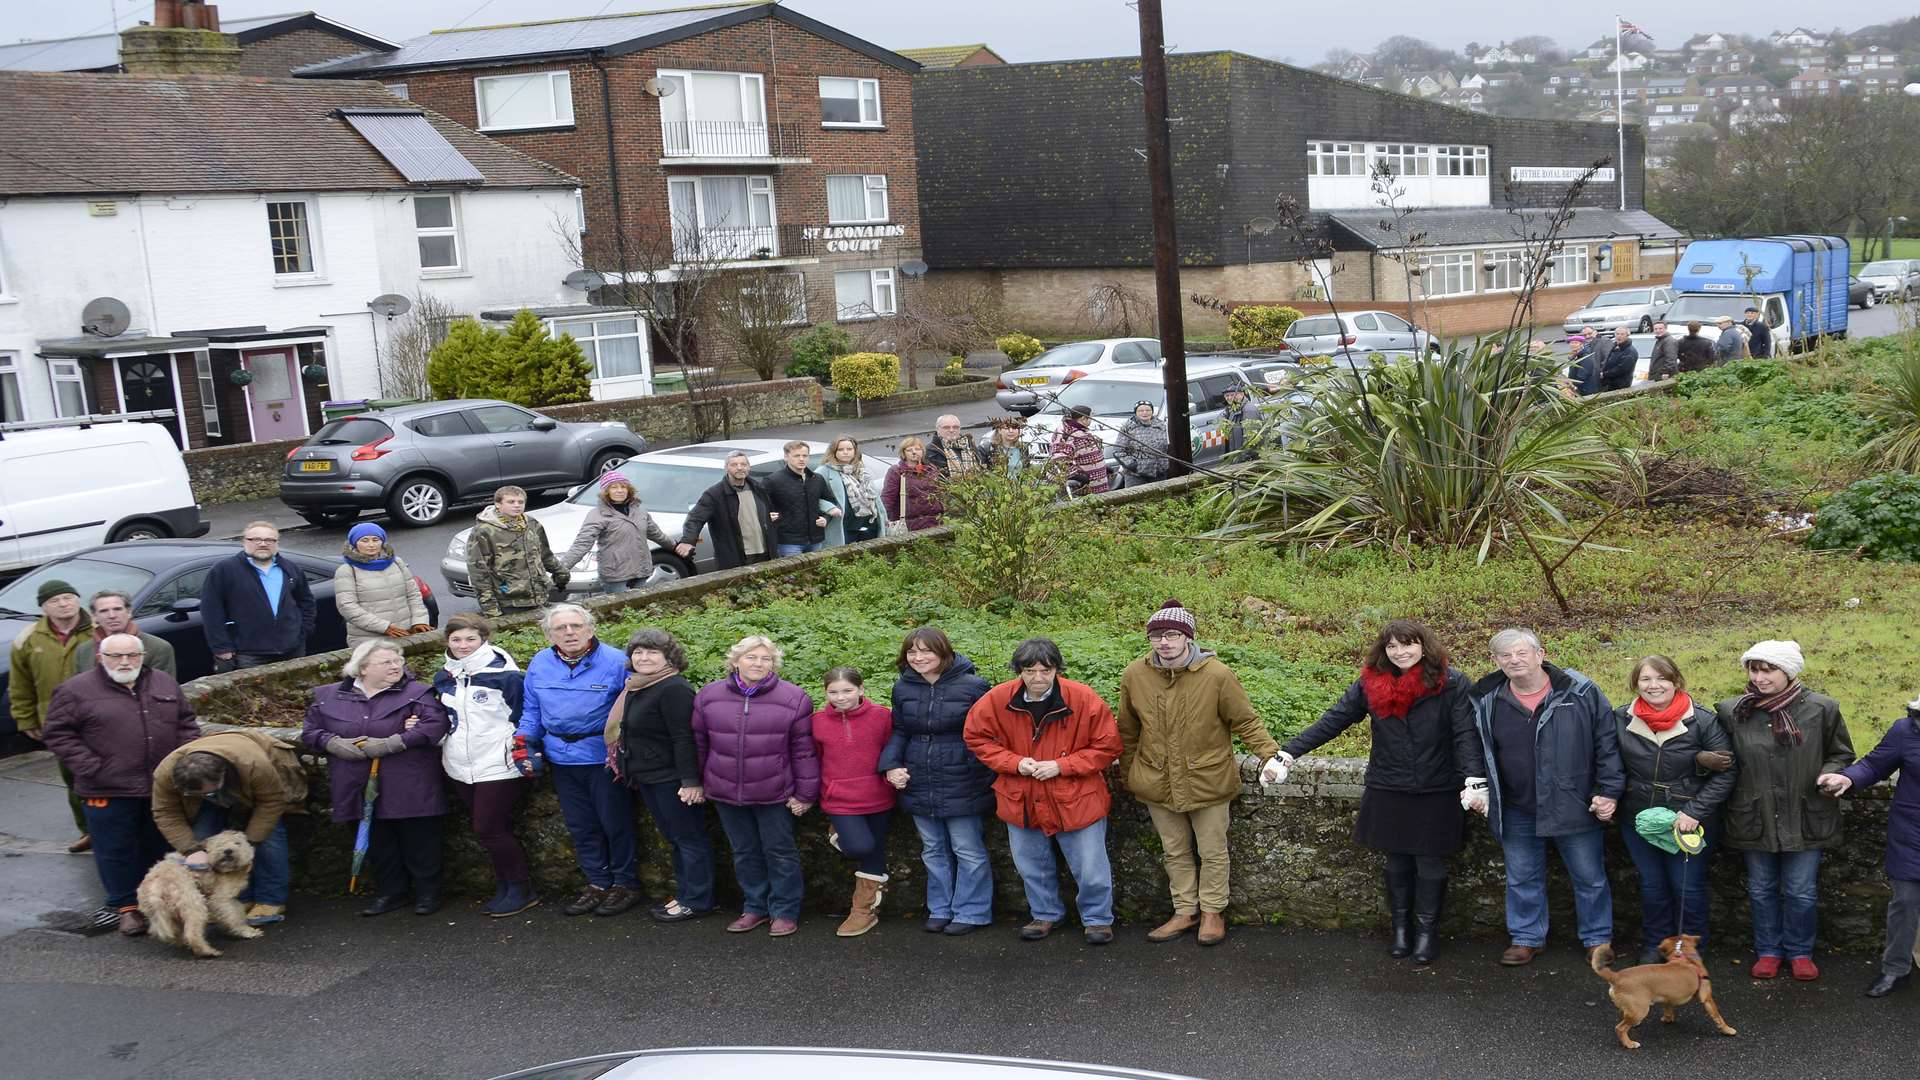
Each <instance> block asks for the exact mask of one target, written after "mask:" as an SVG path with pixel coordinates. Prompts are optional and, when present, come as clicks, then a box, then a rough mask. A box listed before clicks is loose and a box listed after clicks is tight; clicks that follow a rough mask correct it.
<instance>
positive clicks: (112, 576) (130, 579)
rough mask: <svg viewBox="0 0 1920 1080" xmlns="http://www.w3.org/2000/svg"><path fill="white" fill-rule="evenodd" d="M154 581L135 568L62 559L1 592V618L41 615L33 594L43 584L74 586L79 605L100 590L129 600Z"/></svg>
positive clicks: (146, 571) (87, 560)
mask: <svg viewBox="0 0 1920 1080" xmlns="http://www.w3.org/2000/svg"><path fill="white" fill-rule="evenodd" d="M152 580H153V572H152V571H150V570H142V569H140V568H139V567H137V566H124V565H122V564H120V563H111V562H101V561H98V560H95V559H64V560H62V561H60V562H54V563H48V564H47V565H45V566H42V567H39V568H37V569H34V570H29V571H27V572H26V573H25V574H24V575H22V576H20V577H18V578H15V579H14V581H13V583H12V584H10V585H8V586H7V587H6V588H5V589H0V608H4V609H6V610H5V611H4V612H0V614H18V615H32V616H34V617H35V618H38V617H39V615H40V603H39V601H38V600H35V599H34V594H35V593H37V592H39V591H40V583H41V582H43V581H64V582H66V583H67V584H69V585H71V586H73V591H74V592H76V593H78V594H80V597H81V602H82V603H85V602H86V598H87V597H89V596H92V595H93V594H94V593H97V592H99V591H100V590H101V589H115V590H118V591H120V592H124V593H126V594H127V595H128V596H137V595H139V592H140V590H141V588H142V587H143V586H145V585H146V583H147V582H149V581H152Z"/></svg>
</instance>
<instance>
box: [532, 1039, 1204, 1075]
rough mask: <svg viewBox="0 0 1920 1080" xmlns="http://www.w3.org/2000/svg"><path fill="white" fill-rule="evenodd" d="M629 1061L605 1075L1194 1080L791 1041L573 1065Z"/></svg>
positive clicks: (1052, 1063)
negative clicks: (792, 1044) (791, 1044)
mask: <svg viewBox="0 0 1920 1080" xmlns="http://www.w3.org/2000/svg"><path fill="white" fill-rule="evenodd" d="M622 1059H625V1060H624V1062H623V1063H622V1064H620V1065H618V1066H616V1067H614V1068H613V1069H611V1070H609V1071H607V1072H605V1073H602V1074H600V1077H601V1080H635V1078H641V1080H693V1078H696V1077H697V1078H699V1080H765V1078H767V1077H779V1078H781V1080H882V1078H885V1080H898V1078H899V1077H902V1076H912V1077H913V1078H914V1080H1042V1078H1046V1080H1074V1078H1075V1077H1088V1078H1094V1077H1105V1078H1110V1080H1191V1078H1187V1077H1179V1076H1175V1075H1174V1074H1172V1073H1157V1072H1140V1071H1137V1070H1134V1069H1123V1068H1119V1067H1117V1066H1108V1065H1076V1064H1073V1063H1071V1062H1064V1061H1027V1060H1022V1059H1018V1058H1001V1057H979V1056H976V1055H972V1054H929V1053H917V1052H911V1051H904V1050H837V1049H828V1048H820V1047H786V1046H713V1047H699V1048H688V1049H671V1050H641V1051H636V1052H633V1053H629V1054H602V1055H594V1056H592V1057H586V1058H579V1059H576V1060H575V1061H573V1062H571V1063H569V1064H574V1065H580V1064H585V1063H588V1062H594V1061H621V1060H622ZM555 1064H560V1063H555ZM546 1068H552V1066H545V1067H542V1068H537V1069H527V1070H523V1071H521V1072H516V1073H509V1074H508V1075H507V1076H503V1077H499V1078H498V1080H512V1078H513V1077H527V1078H528V1080H535V1078H538V1077H539V1076H541V1074H542V1073H543V1071H544V1070H545V1069H546ZM574 1075H581V1074H577V1073H576V1074H574Z"/></svg>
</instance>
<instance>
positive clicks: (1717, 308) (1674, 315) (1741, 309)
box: [1667, 293, 1753, 326]
mask: <svg viewBox="0 0 1920 1080" xmlns="http://www.w3.org/2000/svg"><path fill="white" fill-rule="evenodd" d="M1751 303H1753V301H1752V300H1751V299H1750V298H1748V297H1745V296H1740V295H1731V296H1729V295H1726V294H1721V295H1719V296H1708V295H1706V294H1704V293H1688V294H1687V295H1685V296H1682V297H1680V298H1679V299H1677V300H1675V301H1674V302H1673V306H1672V307H1670V308H1668V309H1667V325H1668V326H1676V325H1678V326H1684V325H1686V323H1687V321H1688V320H1690V319H1699V320H1700V321H1701V322H1702V323H1703V324H1705V325H1708V326H1712V325H1713V321H1714V320H1715V319H1718V318H1719V317H1720V316H1722V315H1725V316H1727V317H1728V318H1730V319H1732V320H1733V321H1734V322H1739V321H1740V320H1741V319H1744V318H1746V315H1745V309H1746V306H1747V305H1748V304H1751Z"/></svg>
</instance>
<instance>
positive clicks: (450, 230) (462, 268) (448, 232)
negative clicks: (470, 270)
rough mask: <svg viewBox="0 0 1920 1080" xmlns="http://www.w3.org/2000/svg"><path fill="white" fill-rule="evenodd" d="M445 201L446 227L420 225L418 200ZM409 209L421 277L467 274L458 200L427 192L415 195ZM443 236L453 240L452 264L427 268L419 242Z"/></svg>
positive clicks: (449, 196) (451, 195)
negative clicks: (411, 214) (411, 216)
mask: <svg viewBox="0 0 1920 1080" xmlns="http://www.w3.org/2000/svg"><path fill="white" fill-rule="evenodd" d="M421 199H445V200H447V221H448V224H446V225H435V226H425V225H421V224H420V200H421ZM410 202H411V204H412V205H411V206H410V207H409V209H410V210H411V211H412V213H413V235H414V245H413V247H414V254H415V255H416V256H418V257H419V261H420V276H421V277H447V276H452V275H455V274H464V273H466V272H467V245H466V244H465V243H464V242H463V241H462V240H461V239H460V200H459V198H458V197H457V196H455V195H453V194H452V193H451V192H448V193H445V194H441V193H438V192H429V193H426V194H415V195H414V196H413V197H412V199H411V200H410ZM437 236H445V237H450V238H452V240H453V264H452V265H450V266H428V265H427V260H426V254H425V252H423V251H422V250H421V249H420V243H419V242H420V241H421V240H425V239H427V238H428V237H437Z"/></svg>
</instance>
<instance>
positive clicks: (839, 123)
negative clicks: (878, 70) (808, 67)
mask: <svg viewBox="0 0 1920 1080" xmlns="http://www.w3.org/2000/svg"><path fill="white" fill-rule="evenodd" d="M829 82H850V83H852V84H853V100H854V108H855V109H856V110H857V111H858V112H859V113H860V119H858V120H829V119H827V117H826V110H825V109H824V108H822V109H821V112H820V126H821V127H825V128H877V127H882V126H884V125H885V123H886V118H885V117H884V116H882V115H881V112H880V80H879V79H862V78H859V77H858V76H854V75H822V76H820V100H821V101H826V100H827V83H829ZM868 87H872V88H873V117H872V119H868V117H867V95H866V90H867V88H868ZM836 100H837V99H836Z"/></svg>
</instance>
